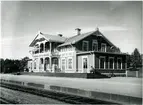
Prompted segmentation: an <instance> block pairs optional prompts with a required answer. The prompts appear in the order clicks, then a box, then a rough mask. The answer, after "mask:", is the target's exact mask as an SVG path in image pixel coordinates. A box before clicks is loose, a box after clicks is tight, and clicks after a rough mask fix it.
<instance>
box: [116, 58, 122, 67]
mask: <svg viewBox="0 0 143 105" xmlns="http://www.w3.org/2000/svg"><path fill="white" fill-rule="evenodd" d="M117 64H118V65H117V67H118V69H122V59H121V58H118V59H117Z"/></svg>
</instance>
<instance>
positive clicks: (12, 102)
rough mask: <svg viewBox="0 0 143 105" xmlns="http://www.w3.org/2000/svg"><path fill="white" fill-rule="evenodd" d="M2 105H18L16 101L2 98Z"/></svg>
mask: <svg viewBox="0 0 143 105" xmlns="http://www.w3.org/2000/svg"><path fill="white" fill-rule="evenodd" d="M0 104H17V103H16V102H14V101H9V100H7V99H5V98H2V97H0Z"/></svg>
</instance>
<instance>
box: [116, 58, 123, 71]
mask: <svg viewBox="0 0 143 105" xmlns="http://www.w3.org/2000/svg"><path fill="white" fill-rule="evenodd" d="M118 59H121V69H122V58H121V57H118V58H117V69H119V68H118V65H119V63H118ZM121 69H120V70H121Z"/></svg>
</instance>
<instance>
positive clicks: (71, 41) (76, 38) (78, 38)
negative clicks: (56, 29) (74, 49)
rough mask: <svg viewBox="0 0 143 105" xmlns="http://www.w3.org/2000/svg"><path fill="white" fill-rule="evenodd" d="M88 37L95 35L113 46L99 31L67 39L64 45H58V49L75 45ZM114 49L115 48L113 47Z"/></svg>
mask: <svg viewBox="0 0 143 105" xmlns="http://www.w3.org/2000/svg"><path fill="white" fill-rule="evenodd" d="M90 35H96V36H100V37H102V38H103V39H104V40H106V41H107V43H109V44H110V45H111V46H115V45H114V44H113V43H112V42H110V41H109V40H108V39H107V38H106V37H105V36H104V35H103V34H102V33H101V32H100V31H99V30H97V31H91V32H87V33H84V34H81V35H75V36H73V37H70V38H68V39H67V40H66V41H65V43H63V44H61V45H59V46H58V47H62V46H66V45H70V44H75V43H77V42H79V41H80V40H82V39H84V38H86V37H88V36H90ZM115 47H116V46H115Z"/></svg>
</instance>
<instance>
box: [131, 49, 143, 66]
mask: <svg viewBox="0 0 143 105" xmlns="http://www.w3.org/2000/svg"><path fill="white" fill-rule="evenodd" d="M130 59H131V66H132V67H133V68H137V67H141V65H142V58H141V54H140V53H139V51H138V49H137V48H135V50H134V52H133V53H132V54H131V57H130Z"/></svg>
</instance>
